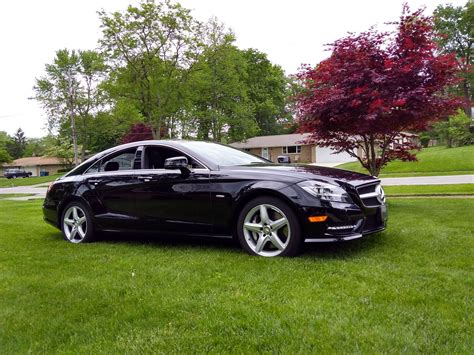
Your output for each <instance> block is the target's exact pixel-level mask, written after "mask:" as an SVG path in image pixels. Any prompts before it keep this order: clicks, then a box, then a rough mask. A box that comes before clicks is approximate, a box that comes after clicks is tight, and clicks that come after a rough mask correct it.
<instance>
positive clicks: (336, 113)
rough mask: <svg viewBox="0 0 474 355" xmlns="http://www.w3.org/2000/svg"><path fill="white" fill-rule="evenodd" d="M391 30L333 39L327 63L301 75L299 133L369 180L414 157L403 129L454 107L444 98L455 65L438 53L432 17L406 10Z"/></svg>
mask: <svg viewBox="0 0 474 355" xmlns="http://www.w3.org/2000/svg"><path fill="white" fill-rule="evenodd" d="M396 24H397V30H396V31H395V32H393V33H380V32H378V31H376V30H375V29H374V28H371V29H370V30H368V31H367V32H363V33H361V34H350V35H348V36H347V37H345V38H342V39H340V40H338V41H336V42H335V43H333V44H332V45H331V48H332V53H331V56H330V57H329V58H328V59H326V60H324V61H322V62H321V63H319V65H317V66H316V67H314V68H311V67H309V66H307V67H305V68H303V69H302V70H301V71H300V73H299V79H300V80H301V81H302V83H303V84H304V87H305V90H304V91H303V92H302V93H301V94H300V95H299V96H298V109H299V122H300V127H301V130H302V131H305V132H310V133H312V140H314V141H315V142H316V143H317V144H319V145H321V146H328V147H332V148H333V149H335V150H336V152H347V153H348V154H350V155H351V156H353V157H355V158H357V159H358V160H359V161H360V163H361V164H362V166H363V167H364V168H366V169H367V170H368V171H369V172H370V173H371V174H372V175H375V176H377V175H378V174H379V172H380V169H381V168H382V167H383V166H384V165H385V164H386V163H387V162H389V161H391V160H394V159H402V160H414V159H415V155H414V153H413V152H411V151H410V150H411V149H413V148H414V146H413V145H412V144H410V143H409V141H406V142H401V140H400V138H402V137H401V136H402V134H403V133H402V132H403V131H407V130H415V131H419V130H423V129H424V128H425V127H426V125H427V124H428V123H429V122H430V121H435V120H437V119H439V118H441V117H445V116H447V115H448V114H451V113H452V112H453V111H454V109H455V108H456V107H458V105H459V100H456V99H454V98H450V97H447V96H446V95H443V94H442V92H443V91H444V89H445V88H446V87H447V86H449V85H452V84H453V83H455V75H456V62H455V58H454V56H453V55H451V54H440V55H438V54H437V52H436V48H437V47H436V44H435V43H434V41H433V27H432V21H431V19H430V18H429V17H426V16H424V15H423V11H422V10H418V11H415V12H410V10H409V9H408V6H407V5H405V6H404V9H403V13H402V15H401V17H400V20H399V22H397V23H396ZM358 149H359V150H361V151H362V153H363V154H362V156H360V155H358V154H357V153H356V150H358Z"/></svg>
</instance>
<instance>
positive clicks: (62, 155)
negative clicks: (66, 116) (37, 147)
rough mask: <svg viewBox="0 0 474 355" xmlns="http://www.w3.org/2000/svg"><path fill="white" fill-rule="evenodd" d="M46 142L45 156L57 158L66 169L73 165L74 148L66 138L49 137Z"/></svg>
mask: <svg viewBox="0 0 474 355" xmlns="http://www.w3.org/2000/svg"><path fill="white" fill-rule="evenodd" d="M46 142H47V143H46V144H47V148H46V150H45V155H46V156H50V157H56V158H58V159H59V160H60V161H61V163H62V164H64V165H66V166H67V167H68V168H71V167H72V166H74V165H75V164H74V163H75V160H74V147H73V145H72V143H71V142H70V141H69V139H68V138H67V137H62V136H58V137H55V136H53V135H49V136H48V137H47V138H46Z"/></svg>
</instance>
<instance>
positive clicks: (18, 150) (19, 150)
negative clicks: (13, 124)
mask: <svg viewBox="0 0 474 355" xmlns="http://www.w3.org/2000/svg"><path fill="white" fill-rule="evenodd" d="M6 147H7V151H8V153H9V154H10V155H11V157H12V158H13V159H18V158H21V157H22V156H23V152H24V151H25V147H26V137H25V132H23V130H22V129H21V128H18V129H17V131H16V132H15V134H14V135H13V137H12V138H11V139H10V140H9V141H8V142H7V145H6Z"/></svg>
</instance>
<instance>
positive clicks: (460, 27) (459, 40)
mask: <svg viewBox="0 0 474 355" xmlns="http://www.w3.org/2000/svg"><path fill="white" fill-rule="evenodd" d="M434 29H435V31H436V34H437V35H438V37H437V42H438V44H439V46H440V48H441V50H442V52H443V53H455V54H456V59H457V64H458V68H459V75H460V76H461V78H462V80H461V82H460V84H459V87H458V90H457V91H458V92H459V93H460V94H461V95H462V96H463V97H464V100H465V103H464V111H465V113H466V114H467V115H468V116H471V105H472V98H473V94H474V71H473V60H474V2H472V1H468V2H467V3H466V5H465V6H464V7H462V6H457V7H456V6H453V5H450V4H447V5H439V6H438V7H437V8H436V10H435V11H434Z"/></svg>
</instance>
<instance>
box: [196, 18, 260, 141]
mask: <svg viewBox="0 0 474 355" xmlns="http://www.w3.org/2000/svg"><path fill="white" fill-rule="evenodd" d="M205 32H206V33H207V43H206V44H205V47H204V50H203V53H202V55H200V56H199V58H198V60H197V63H196V64H195V69H196V70H195V72H194V75H193V76H192V80H193V81H192V84H193V86H192V91H193V92H195V93H196V95H195V96H194V97H193V100H192V101H193V111H192V113H193V116H194V117H195V118H196V119H197V126H198V138H199V139H204V140H209V139H212V140H214V141H218V142H221V141H239V140H243V139H245V138H247V137H248V136H250V137H251V136H254V135H255V134H256V133H257V130H258V126H257V123H256V121H255V118H254V115H253V109H254V107H253V104H252V102H251V101H250V100H249V98H248V97H247V87H246V82H245V80H244V77H245V76H246V69H247V68H246V62H245V58H244V57H243V56H242V53H241V52H240V51H239V50H238V49H237V48H236V47H235V46H234V45H233V44H232V43H233V42H234V36H233V34H232V33H231V32H226V31H225V29H224V27H223V25H222V24H220V23H218V22H217V21H216V20H215V19H214V20H211V21H210V22H209V23H208V24H207V25H206V30H205Z"/></svg>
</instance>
